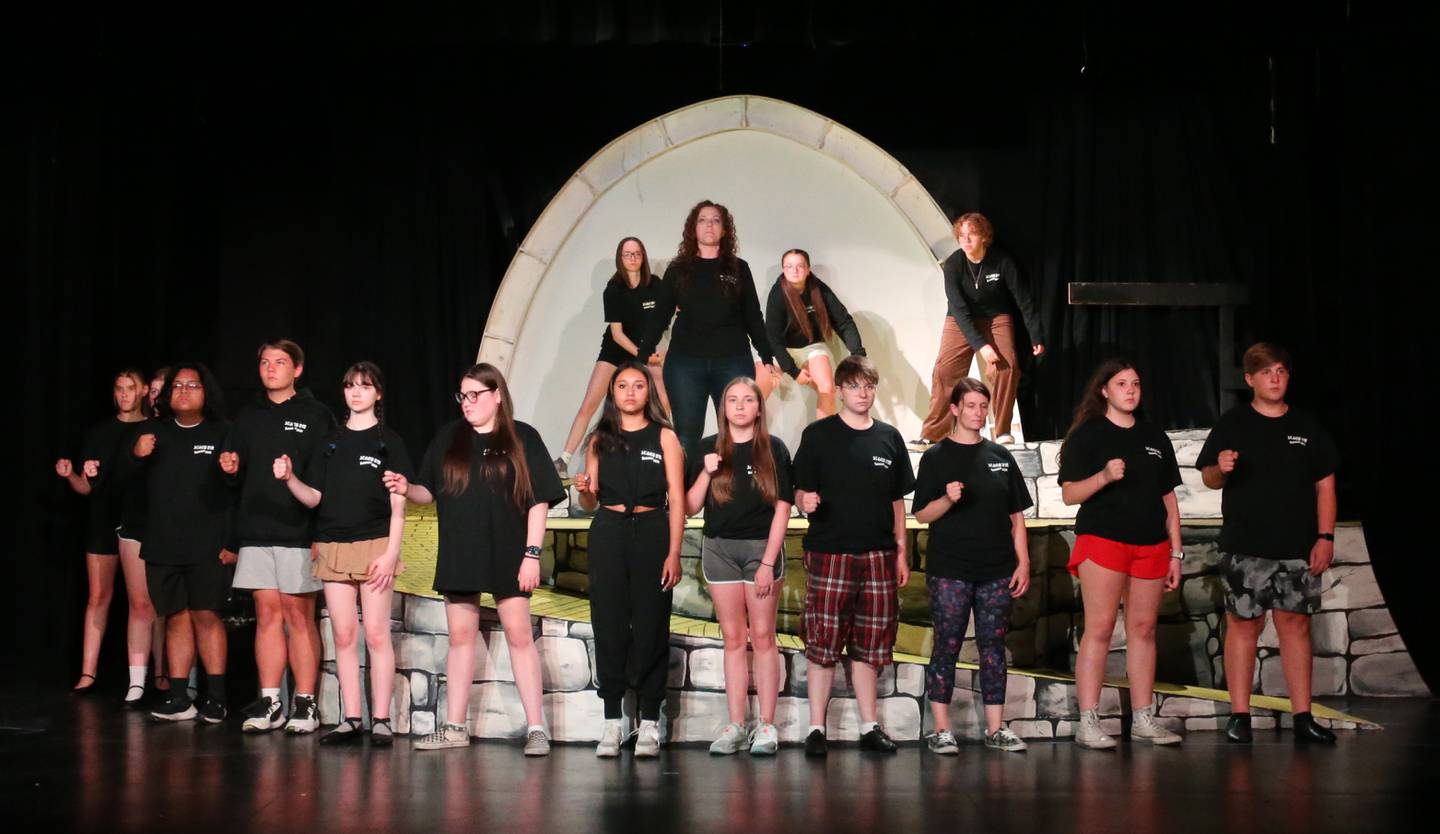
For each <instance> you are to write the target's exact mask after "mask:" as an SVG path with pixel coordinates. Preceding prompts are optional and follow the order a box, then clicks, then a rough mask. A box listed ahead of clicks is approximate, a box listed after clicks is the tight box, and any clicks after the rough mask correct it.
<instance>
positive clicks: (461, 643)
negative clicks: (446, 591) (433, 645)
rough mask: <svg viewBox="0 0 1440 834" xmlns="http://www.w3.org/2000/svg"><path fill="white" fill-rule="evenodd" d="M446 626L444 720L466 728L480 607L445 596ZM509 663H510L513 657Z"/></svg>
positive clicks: (466, 600)
mask: <svg viewBox="0 0 1440 834" xmlns="http://www.w3.org/2000/svg"><path fill="white" fill-rule="evenodd" d="M445 623H446V625H447V626H448V628H449V631H450V650H449V651H448V652H446V653H445V686H446V708H445V720H446V721H449V722H450V723H451V724H460V725H462V726H466V727H468V726H469V723H468V722H467V720H466V718H467V714H468V713H469V711H470V682H471V681H473V680H474V679H475V640H476V639H477V638H478V637H479V636H480V606H479V605H478V604H477V602H476V599H475V598H466V599H463V600H461V599H456V598H451V597H446V598H445ZM511 662H512V664H513V662H514V659H513V658H512V659H511ZM516 677H519V676H518V675H517V676H516ZM467 732H468V731H467Z"/></svg>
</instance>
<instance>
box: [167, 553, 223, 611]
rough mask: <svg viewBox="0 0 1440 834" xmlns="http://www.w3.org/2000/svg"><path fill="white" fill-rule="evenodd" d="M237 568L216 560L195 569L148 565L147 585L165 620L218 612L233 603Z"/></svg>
mask: <svg viewBox="0 0 1440 834" xmlns="http://www.w3.org/2000/svg"><path fill="white" fill-rule="evenodd" d="M234 570H235V569H234V568H233V567H231V566H229V565H224V564H221V563H220V560H219V559H218V558H217V559H206V560H204V561H203V562H197V563H196V564H193V565H157V564H153V563H150V562H146V563H145V585H146V587H147V588H149V589H150V602H151V604H153V605H154V606H155V613H156V614H159V615H160V616H162V617H168V616H170V615H171V614H178V613H180V612H181V611H219V610H220V609H222V608H224V607H225V604H226V602H228V601H229V599H230V579H231V576H233V574H234Z"/></svg>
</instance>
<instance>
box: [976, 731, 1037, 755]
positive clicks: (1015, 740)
mask: <svg viewBox="0 0 1440 834" xmlns="http://www.w3.org/2000/svg"><path fill="white" fill-rule="evenodd" d="M985 746H986V747H989V748H990V749H991V750H1004V751H1005V752H1006V753H1024V752H1025V751H1026V750H1027V749H1029V745H1027V744H1026V743H1025V742H1024V741H1021V739H1020V737H1019V736H1017V735H1015V733H1014V732H1012V731H1011V730H1010V728H1009V727H1001V728H1000V729H998V730H996V731H995V732H993V733H989V734H987V735H986V736H985Z"/></svg>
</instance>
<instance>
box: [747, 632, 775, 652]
mask: <svg viewBox="0 0 1440 834" xmlns="http://www.w3.org/2000/svg"><path fill="white" fill-rule="evenodd" d="M750 645H751V646H752V647H754V649H755V651H757V652H773V651H775V650H776V649H777V647H776V645H775V629H774V628H773V627H770V628H765V627H761V628H754V627H752V628H751V629H750Z"/></svg>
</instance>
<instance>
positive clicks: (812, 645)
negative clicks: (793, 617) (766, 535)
mask: <svg viewBox="0 0 1440 834" xmlns="http://www.w3.org/2000/svg"><path fill="white" fill-rule="evenodd" d="M879 382H880V374H879V373H878V372H877V371H876V370H875V366H874V365H872V364H871V363H870V360H868V359H866V358H865V357H863V356H849V357H846V358H845V359H844V360H843V361H841V363H840V366H839V367H838V368H836V369H835V383H836V385H838V386H839V388H840V412H839V414H837V415H835V416H834V417H826V418H825V419H823V420H817V421H816V422H814V423H811V424H810V425H809V426H807V427H806V428H805V431H804V433H803V434H802V435H801V436H800V448H799V450H798V451H796V453H795V503H796V504H797V505H799V507H800V509H801V510H802V511H804V513H805V514H806V515H807V516H808V517H809V519H810V530H809V532H807V533H806V534H805V542H804V545H805V573H806V579H805V611H804V614H803V616H802V618H801V625H802V629H803V631H804V637H805V658H806V660H807V661H808V667H807V672H806V674H807V683H808V687H809V700H810V730H809V733H808V734H807V735H806V738H805V755H807V756H823V755H825V752H826V742H825V720H826V710H827V708H828V706H829V703H830V687H831V684H832V683H833V682H834V680H835V663H836V662H837V661H838V660H839V659H840V651H841V650H842V649H844V651H845V654H846V656H847V657H848V658H849V660H850V669H849V672H850V684H851V686H852V687H853V688H854V690H855V701H856V706H857V707H859V711H860V747H861V749H864V750H873V751H877V752H882V753H893V752H895V742H894V741H892V740H891V739H890V736H888V735H887V734H886V733H885V730H884V729H883V728H882V727H881V726H880V724H879V723H878V720H877V715H878V713H877V708H878V704H877V702H876V689H877V686H876V680H877V678H878V676H879V674H880V670H881V669H883V668H884V667H885V666H886V665H887V664H889V663H891V662H892V661H893V659H894V658H893V652H894V649H895V633H896V628H897V626H898V622H899V615H900V601H899V596H898V589H899V586H901V585H904V584H905V583H906V582H907V581H908V580H909V578H910V563H909V561H908V560H909V554H908V553H907V552H906V547H905V541H906V532H905V501H904V498H905V494H906V493H908V492H910V490H911V489H912V488H914V486H915V476H914V473H913V472H912V470H911V468H910V456H909V454H908V452H907V450H906V448H905V441H904V439H903V438H902V437H901V436H900V432H898V431H896V430H895V427H894V426H891V425H889V424H887V423H882V422H880V421H879V420H876V419H875V418H873V417H871V416H870V409H871V407H872V406H873V405H874V404H875V388H876V386H877V385H878V384H879Z"/></svg>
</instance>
